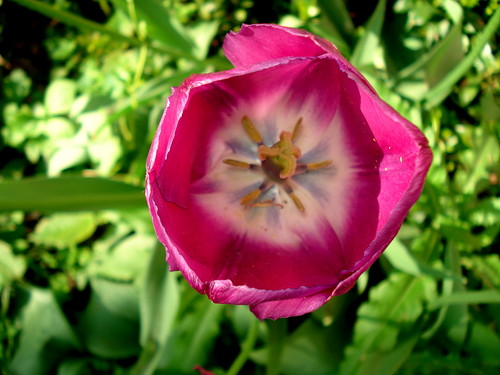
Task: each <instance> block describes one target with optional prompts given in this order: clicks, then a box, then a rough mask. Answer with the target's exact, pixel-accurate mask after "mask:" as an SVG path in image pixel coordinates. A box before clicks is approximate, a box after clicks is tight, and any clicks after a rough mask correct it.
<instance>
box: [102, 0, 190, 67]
mask: <svg viewBox="0 0 500 375" xmlns="http://www.w3.org/2000/svg"><path fill="white" fill-rule="evenodd" d="M112 2H113V3H114V4H115V5H116V6H118V7H120V8H121V9H123V10H125V11H126V12H128V10H129V8H128V4H127V2H126V1H125V0H112ZM133 4H134V7H135V12H136V14H137V17H138V21H139V22H140V21H143V22H144V23H145V24H146V25H147V29H148V36H149V37H150V38H151V39H152V40H153V41H157V42H159V43H161V44H162V45H163V47H164V48H165V49H166V50H168V51H170V52H171V53H172V54H174V55H176V56H184V57H188V58H193V56H195V44H194V43H193V41H192V40H191V39H190V38H189V36H188V35H189V34H188V32H187V31H186V30H184V28H183V27H182V25H181V24H180V23H179V22H178V21H177V20H176V19H175V17H172V16H171V13H170V11H169V10H168V8H167V7H166V6H164V5H163V4H162V3H160V2H159V1H157V0H141V1H135V2H134V3H133Z"/></svg>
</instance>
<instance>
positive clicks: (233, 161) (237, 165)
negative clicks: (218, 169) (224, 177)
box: [222, 159, 252, 168]
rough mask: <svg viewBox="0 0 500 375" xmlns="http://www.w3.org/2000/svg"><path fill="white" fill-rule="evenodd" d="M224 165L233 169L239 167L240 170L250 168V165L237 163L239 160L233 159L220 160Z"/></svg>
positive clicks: (241, 162) (242, 162)
mask: <svg viewBox="0 0 500 375" xmlns="http://www.w3.org/2000/svg"><path fill="white" fill-rule="evenodd" d="M222 162H223V163H224V164H227V165H232V166H233V167H240V168H250V167H251V166H252V165H251V164H248V163H245V162H244V161H239V160H234V159H224V160H222Z"/></svg>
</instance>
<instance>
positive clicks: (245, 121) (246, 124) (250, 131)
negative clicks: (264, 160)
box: [241, 116, 262, 144]
mask: <svg viewBox="0 0 500 375" xmlns="http://www.w3.org/2000/svg"><path fill="white" fill-rule="evenodd" d="M241 123H242V125H243V129H244V130H245V133H247V135H248V136H249V137H250V139H251V140H252V141H254V142H255V143H257V144H262V136H261V135H260V133H259V131H258V130H257V129H256V128H255V125H254V124H253V122H252V121H251V120H250V119H249V118H248V116H243V118H242V119H241Z"/></svg>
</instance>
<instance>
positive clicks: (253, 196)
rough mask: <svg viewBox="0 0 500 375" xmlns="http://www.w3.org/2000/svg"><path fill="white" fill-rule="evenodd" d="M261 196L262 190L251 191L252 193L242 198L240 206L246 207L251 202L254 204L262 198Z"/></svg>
mask: <svg viewBox="0 0 500 375" xmlns="http://www.w3.org/2000/svg"><path fill="white" fill-rule="evenodd" d="M261 194H262V190H260V189H255V190H253V191H251V192H250V193H248V194H247V195H245V196H244V197H243V198H241V201H240V204H241V205H242V206H246V205H248V204H249V203H250V202H253V201H254V200H256V199H257V198H258V197H260V195H261Z"/></svg>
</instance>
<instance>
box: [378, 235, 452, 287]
mask: <svg viewBox="0 0 500 375" xmlns="http://www.w3.org/2000/svg"><path fill="white" fill-rule="evenodd" d="M383 255H384V257H385V258H387V260H388V261H389V263H391V265H392V266H393V267H394V268H396V269H397V270H399V271H402V272H405V273H407V274H409V275H412V276H422V275H428V276H432V277H434V278H436V279H444V278H455V279H458V280H460V279H459V278H458V277H456V276H453V275H449V274H447V273H445V272H443V271H440V270H437V269H434V268H431V267H429V266H428V265H426V264H424V263H422V262H420V261H419V260H418V259H416V258H415V257H414V256H413V254H412V253H411V252H410V251H409V250H408V248H407V247H406V246H405V245H404V244H403V242H401V241H400V240H398V239H397V238H395V239H394V240H393V241H392V242H391V244H390V245H389V246H388V247H387V249H386V250H385V251H384V254H383Z"/></svg>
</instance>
